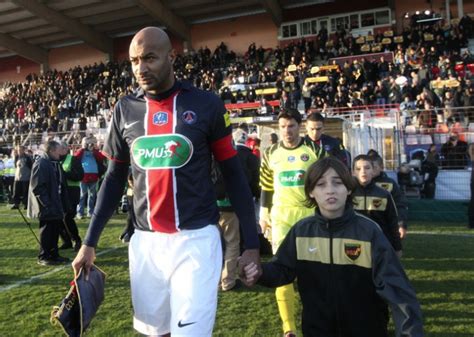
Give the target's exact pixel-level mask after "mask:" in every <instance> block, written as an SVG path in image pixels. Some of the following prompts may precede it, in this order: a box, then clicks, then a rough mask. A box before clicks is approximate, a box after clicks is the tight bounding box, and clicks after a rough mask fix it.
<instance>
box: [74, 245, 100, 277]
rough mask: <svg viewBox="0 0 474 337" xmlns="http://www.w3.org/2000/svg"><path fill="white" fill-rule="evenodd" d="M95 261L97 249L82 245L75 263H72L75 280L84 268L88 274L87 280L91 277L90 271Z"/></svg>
mask: <svg viewBox="0 0 474 337" xmlns="http://www.w3.org/2000/svg"><path fill="white" fill-rule="evenodd" d="M94 260H95V248H94V247H89V246H86V245H82V247H81V249H80V250H79V252H78V253H77V255H76V257H75V258H74V261H72V269H73V270H74V278H76V277H77V275H79V270H80V269H81V267H84V272H85V273H86V280H87V279H88V277H89V275H88V274H89V271H90V269H91V266H92V264H93V263H94Z"/></svg>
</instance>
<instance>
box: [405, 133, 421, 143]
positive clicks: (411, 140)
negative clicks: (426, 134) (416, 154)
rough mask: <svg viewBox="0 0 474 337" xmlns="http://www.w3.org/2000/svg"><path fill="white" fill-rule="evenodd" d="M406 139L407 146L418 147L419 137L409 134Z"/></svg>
mask: <svg viewBox="0 0 474 337" xmlns="http://www.w3.org/2000/svg"><path fill="white" fill-rule="evenodd" d="M405 139H406V144H407V145H417V144H418V137H417V135H413V134H407V135H406V138H405Z"/></svg>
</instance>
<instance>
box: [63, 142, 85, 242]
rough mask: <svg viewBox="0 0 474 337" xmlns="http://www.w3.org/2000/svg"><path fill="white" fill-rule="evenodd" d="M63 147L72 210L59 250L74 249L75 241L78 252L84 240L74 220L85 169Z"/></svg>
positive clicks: (68, 213)
mask: <svg viewBox="0 0 474 337" xmlns="http://www.w3.org/2000/svg"><path fill="white" fill-rule="evenodd" d="M62 145H63V151H64V154H63V155H62V156H61V163H62V168H63V170H64V175H65V176H66V182H67V192H68V196H69V202H70V204H71V208H70V209H69V210H68V211H67V212H66V216H65V217H64V227H63V228H61V230H60V232H59V235H60V236H61V239H62V240H63V245H62V246H61V247H59V249H68V248H73V245H72V241H74V250H76V251H78V250H79V248H81V244H82V240H81V237H80V236H79V231H78V229H77V224H76V221H75V220H74V218H75V217H76V213H77V205H78V204H79V198H80V196H81V188H80V183H81V180H82V179H83V178H84V169H83V168H82V164H81V161H80V159H79V158H77V157H74V156H73V155H71V154H70V153H68V151H69V149H68V147H67V145H66V144H62Z"/></svg>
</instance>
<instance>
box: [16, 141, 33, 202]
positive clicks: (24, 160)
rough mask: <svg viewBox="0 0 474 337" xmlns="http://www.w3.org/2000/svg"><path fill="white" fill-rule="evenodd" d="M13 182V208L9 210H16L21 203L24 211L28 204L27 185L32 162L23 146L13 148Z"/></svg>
mask: <svg viewBox="0 0 474 337" xmlns="http://www.w3.org/2000/svg"><path fill="white" fill-rule="evenodd" d="M14 160H15V181H14V183H13V206H12V207H11V209H17V208H19V207H20V204H21V203H23V205H24V207H25V209H26V206H27V205H26V204H27V202H28V184H29V181H30V175H31V166H32V165H33V160H32V159H31V156H29V155H28V154H27V153H26V152H25V147H24V146H23V145H17V146H16V148H15V155H14Z"/></svg>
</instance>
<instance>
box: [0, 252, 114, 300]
mask: <svg viewBox="0 0 474 337" xmlns="http://www.w3.org/2000/svg"><path fill="white" fill-rule="evenodd" d="M122 247H123V246H121V247H114V248H110V249H106V250H102V251H100V252H99V253H97V254H96V256H101V255H104V254H107V253H110V252H112V251H114V250H117V249H120V248H122ZM64 268H72V267H71V265H70V264H65V265H63V266H61V267H56V268H54V269H53V270H50V271H47V272H46V273H43V274H39V275H35V276H32V277H30V278H29V279H26V280H22V281H18V282H16V283H13V284H10V285H8V286H4V287H0V293H2V292H4V291H8V290H11V289H13V288H17V287H19V286H21V285H23V284H27V283H30V282H32V281H34V280H37V279H40V278H42V277H45V276H48V275H51V274H54V273H57V272H58V271H61V270H63V269H64Z"/></svg>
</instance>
